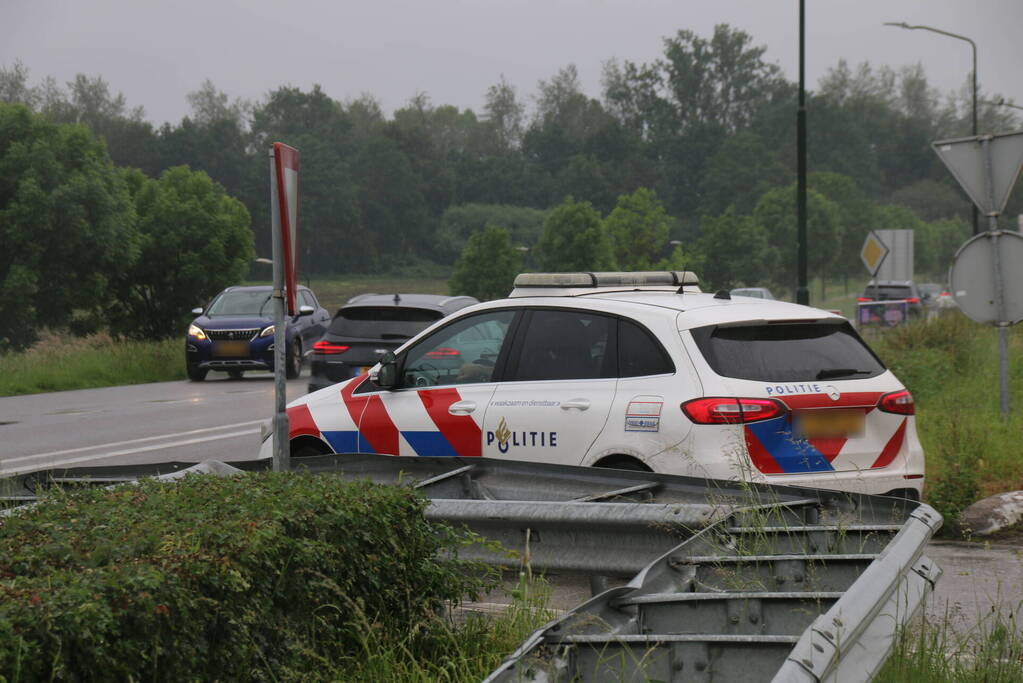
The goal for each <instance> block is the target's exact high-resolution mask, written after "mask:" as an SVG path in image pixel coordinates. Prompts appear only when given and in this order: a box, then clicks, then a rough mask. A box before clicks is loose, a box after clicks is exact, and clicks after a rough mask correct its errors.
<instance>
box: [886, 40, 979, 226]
mask: <svg viewBox="0 0 1023 683" xmlns="http://www.w3.org/2000/svg"><path fill="white" fill-rule="evenodd" d="M884 25H885V26H895V27H896V28H904V29H907V30H909V31H916V30H921V31H930V32H931V33H940V34H941V35H943V36H948V37H949V38H955V39H957V40H965V41H966V42H967V43H969V44H970V47H971V48H973V136H974V137H976V136H977V44H976V43H975V42H973V41H972V40H970V39H969V38H967V37H966V36H961V35H959V34H958V33H950V32H949V31H942V30H941V29H940V28H934V27H933V26H910V25H909V24H907V23H906V22H904V21H899V22H895V21H886V22H885V23H884ZM979 224H980V223H979V219H978V213H977V207H976V206H974V207H973V234H974V235H976V234H978V233H979V232H980V228H979V227H978V226H979Z"/></svg>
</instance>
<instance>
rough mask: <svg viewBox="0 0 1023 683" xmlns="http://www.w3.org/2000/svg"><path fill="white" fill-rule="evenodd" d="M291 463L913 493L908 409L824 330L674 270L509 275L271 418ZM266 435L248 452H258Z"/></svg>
mask: <svg viewBox="0 0 1023 683" xmlns="http://www.w3.org/2000/svg"><path fill="white" fill-rule="evenodd" d="M288 416H289V419H290V439H291V452H292V456H293V457H301V456H303V455H312V454H319V453H331V452H334V453H383V454H391V455H422V456H445V455H459V456H486V457H495V458H509V459H513V460H535V461H542V462H553V463H562V464H570V465H595V466H606V467H619V468H627V469H649V470H653V471H655V472H664V473H671V474H684V475H690V476H701V477H707V478H714V479H746V480H750V481H760V482H765V481H766V482H769V483H777V484H792V485H801V486H818V487H822V488H831V489H841V490H850V491H859V492H864V493H893V494H896V495H903V496H911V497H918V496H919V494H920V491H921V489H922V487H923V476H924V456H923V450H922V448H921V446H920V442H919V440H918V439H917V435H916V427H915V424H914V420H915V417H914V405H913V397H912V395H911V394H910V393H909V392H908V391H907V390H906V388H905V387H903V386H902V384H901V383H900V382H899V380H898V379H896V377H895V376H894V375H893V374H892V373H891V371H889V370H887V369H886V368H885V366H884V365H883V364H882V363H881V361H880V360H879V359H878V358H877V356H875V355H874V353H873V352H872V351H871V350H870V349H869V348H868V347H867V345H866V344H865V343H864V342H863V341H862V340H861V339H860V338H859V337H858V336H857V334H856V332H855V331H854V330H853V329H852V327H851V326H850V324H849V322H848V321H847V320H846V319H845V318H842V317H841V316H838V315H835V314H833V313H829V312H827V311H822V310H818V309H814V308H809V307H806V306H799V305H796V304H790V303H785V302H780V301H765V300H762V299H753V298H746V297H734V298H731V297H730V295H729V294H728V293H726V292H719V293H718V294H716V295H715V294H708V293H701V292H700V290H699V287H698V286H697V279H696V276H695V275H693V274H692V273H689V272H684V273H683V272H677V271H673V272H660V273H527V274H522V275H519V276H518V277H517V278H516V280H515V290H514V291H513V292H512V293H511V296H510V297H509V298H507V299H502V300H499V301H491V302H488V303H483V304H479V305H476V306H471V307H468V308H465V309H463V310H461V311H459V312H457V313H455V314H453V315H452V316H449V317H448V318H445V319H443V320H442V321H440V322H438V323H436V324H435V325H433V326H431V327H430V328H428V329H426V330H424V331H423V332H421V333H420V334H418V335H417V336H416V337H414V338H413V339H411V340H409V341H408V342H407V343H405V344H404V345H402V346H401V347H399V348H398V349H397V350H396V352H395V353H394V354H393V355H392V354H389V355H388V356H386V357H385V358H384V359H383V361H382V362H381V363H380V364H379V365H378V366H376V367H374V368H373V370H372V371H371V372H370V373H369V374H368V375H365V374H364V375H361V376H359V377H355V378H353V379H351V380H349V381H346V382H342V383H339V384H335V385H333V386H330V387H327V388H325V389H321V390H319V391H316V392H314V393H311V394H308V395H306V396H304V397H302V398H300V399H298V400H296V401H294V402H292V403H291V404H290V405H289V407H288ZM271 450H272V449H271V441H270V439H269V438H268V439H267V440H266V441H265V442H264V444H263V449H262V451H261V455H262V456H264V457H269V456H270V455H271Z"/></svg>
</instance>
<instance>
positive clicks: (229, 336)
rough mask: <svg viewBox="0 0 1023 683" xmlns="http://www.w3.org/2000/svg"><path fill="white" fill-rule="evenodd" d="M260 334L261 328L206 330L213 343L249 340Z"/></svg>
mask: <svg viewBox="0 0 1023 683" xmlns="http://www.w3.org/2000/svg"><path fill="white" fill-rule="evenodd" d="M257 334H259V328H258V327H257V328H255V329H250V330H206V336H207V337H209V338H210V339H212V340H213V341H230V340H239V341H241V340H246V341H247V340H249V339H252V338H253V337H255V336H256V335H257Z"/></svg>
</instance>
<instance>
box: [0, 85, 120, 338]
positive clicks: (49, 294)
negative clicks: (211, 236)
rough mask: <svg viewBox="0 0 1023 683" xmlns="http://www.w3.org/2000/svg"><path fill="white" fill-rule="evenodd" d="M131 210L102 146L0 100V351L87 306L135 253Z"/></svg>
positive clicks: (77, 129) (78, 130)
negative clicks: (41, 327) (0, 246)
mask: <svg viewBox="0 0 1023 683" xmlns="http://www.w3.org/2000/svg"><path fill="white" fill-rule="evenodd" d="M134 222H135V213H134V209H133V207H132V205H131V201H130V199H129V196H128V192H127V188H126V187H125V185H124V183H123V182H121V177H120V174H119V172H118V171H117V169H115V168H114V165H113V164H112V163H111V162H110V159H109V158H108V157H107V155H106V152H105V150H104V149H103V145H102V144H101V143H99V142H97V141H96V140H95V138H94V137H93V135H92V134H91V133H90V132H89V130H88V129H87V128H86V127H85V126H57V125H54V124H53V123H50V122H48V121H47V120H46V119H45V118H44V117H41V116H37V115H35V114H33V113H31V112H30V111H29V110H28V109H27V108H25V107H24V106H20V105H4V104H2V103H0V245H2V248H0V349H2V348H4V347H8V348H23V347H25V346H28V345H29V344H31V343H32V342H34V341H35V339H36V335H37V329H38V327H39V326H41V325H55V324H66V323H67V322H68V321H69V320H70V319H71V313H72V311H73V310H75V309H79V310H85V311H92V312H95V311H97V310H99V308H100V307H101V306H102V304H103V303H104V297H105V296H106V294H107V292H108V286H109V280H110V278H112V277H117V276H118V275H120V274H121V273H123V271H124V269H125V267H126V266H127V264H128V263H130V262H131V261H132V260H133V259H134V258H135V256H136V254H137V239H136V236H135V235H134V232H133V230H132V228H133V226H134Z"/></svg>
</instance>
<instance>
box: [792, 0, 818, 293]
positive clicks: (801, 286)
mask: <svg viewBox="0 0 1023 683" xmlns="http://www.w3.org/2000/svg"><path fill="white" fill-rule="evenodd" d="M806 262H807V249H806V5H805V2H804V0H799V107H798V108H797V109H796V303H797V304H802V305H804V306H809V305H810V288H809V287H808V286H807V285H808V282H807V281H808V279H809V278H808V272H807V271H808V269H807V264H806ZM821 277H824V274H823V273H821Z"/></svg>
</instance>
